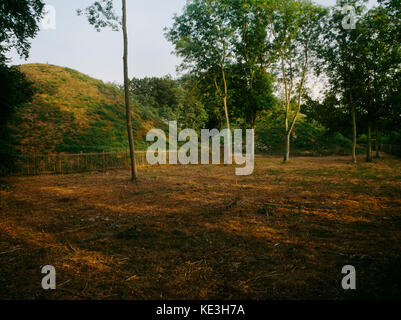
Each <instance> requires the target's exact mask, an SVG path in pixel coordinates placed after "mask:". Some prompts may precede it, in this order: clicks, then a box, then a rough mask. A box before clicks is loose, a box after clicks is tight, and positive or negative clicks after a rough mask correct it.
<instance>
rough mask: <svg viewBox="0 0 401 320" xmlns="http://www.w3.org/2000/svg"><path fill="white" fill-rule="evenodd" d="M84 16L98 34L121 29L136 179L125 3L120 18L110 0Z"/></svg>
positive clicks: (128, 128)
mask: <svg viewBox="0 0 401 320" xmlns="http://www.w3.org/2000/svg"><path fill="white" fill-rule="evenodd" d="M84 13H85V15H86V16H87V18H88V21H89V23H90V24H91V25H93V26H94V27H95V29H96V30H97V31H98V32H99V31H101V29H102V28H105V27H110V28H111V29H112V30H113V31H119V30H120V29H121V28H122V31H123V42H124V57H123V65H124V94H125V111H126V119H127V134H128V140H129V149H130V156H131V179H132V180H136V179H137V178H138V171H137V167H136V161H135V144H134V135H133V132H132V119H131V107H130V93H129V78H128V31H127V1H126V0H122V18H121V17H119V16H118V15H117V14H115V13H114V6H113V1H112V0H101V1H95V2H94V3H93V4H92V5H91V6H89V7H87V8H86V9H85V12H84ZM77 14H78V15H81V14H83V12H82V10H79V9H78V10H77Z"/></svg>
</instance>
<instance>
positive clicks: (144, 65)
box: [10, 0, 375, 83]
mask: <svg viewBox="0 0 401 320" xmlns="http://www.w3.org/2000/svg"><path fill="white" fill-rule="evenodd" d="M44 2H45V3H46V4H49V5H52V6H54V7H55V9H56V29H55V30H41V31H40V32H39V34H38V36H37V37H36V38H35V39H33V41H32V48H31V51H30V57H29V58H28V60H27V61H25V60H22V59H20V58H19V57H18V55H17V54H15V53H11V54H10V58H11V64H13V65H16V64H23V63H49V64H54V65H59V66H65V67H69V68H72V69H76V70H78V71H80V72H83V73H85V74H88V75H90V76H92V77H94V78H97V79H101V80H103V81H105V82H108V81H110V82H113V81H116V82H119V83H121V82H122V79H123V76H122V74H123V73H122V35H121V33H119V32H113V31H109V30H103V31H102V32H100V33H99V32H96V31H95V30H94V28H93V27H92V26H90V25H89V23H88V22H87V20H86V19H85V17H83V16H81V17H78V16H77V15H76V13H75V12H76V9H78V8H85V7H86V6H88V5H89V4H90V3H92V2H93V0H46V1H44ZM127 2H128V4H127V7H128V8H127V9H128V32H129V68H130V70H129V74H130V78H131V77H133V76H135V77H139V78H142V77H145V76H163V75H167V74H170V75H172V76H176V66H177V65H178V64H179V62H180V61H179V59H178V58H177V57H175V56H174V55H173V54H172V53H171V52H172V51H173V48H172V46H171V45H170V43H168V41H167V40H166V39H165V37H164V31H163V29H164V28H165V27H169V26H171V24H172V17H173V15H174V13H178V14H180V13H181V12H182V8H183V7H184V5H185V3H186V0H128V1H127ZM315 2H316V3H320V4H323V5H332V4H334V3H335V0H317V1H315ZM370 2H375V1H374V0H371V1H370ZM115 3H116V8H117V9H120V8H121V1H119V0H116V1H115Z"/></svg>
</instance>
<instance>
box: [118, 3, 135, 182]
mask: <svg viewBox="0 0 401 320" xmlns="http://www.w3.org/2000/svg"><path fill="white" fill-rule="evenodd" d="M122 4H123V8H122V9H123V21H122V22H123V36H124V58H123V60H124V91H125V112H126V118H127V133H128V140H129V151H130V156H131V180H133V181H134V180H136V179H137V178H138V171H137V168H136V161H135V144H134V134H133V132H132V119H131V107H130V97H129V78H128V32H127V0H122Z"/></svg>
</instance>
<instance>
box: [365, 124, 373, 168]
mask: <svg viewBox="0 0 401 320" xmlns="http://www.w3.org/2000/svg"><path fill="white" fill-rule="evenodd" d="M371 131H372V130H371V122H370V121H368V132H367V142H366V162H372V134H371Z"/></svg>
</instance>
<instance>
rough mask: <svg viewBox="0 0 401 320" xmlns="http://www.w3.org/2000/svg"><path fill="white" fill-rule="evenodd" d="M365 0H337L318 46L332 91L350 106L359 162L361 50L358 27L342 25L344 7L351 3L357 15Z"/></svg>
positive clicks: (322, 65) (354, 152) (354, 160)
mask: <svg viewBox="0 0 401 320" xmlns="http://www.w3.org/2000/svg"><path fill="white" fill-rule="evenodd" d="M364 2H366V1H365V0H362V1H359V0H352V1H347V2H346V1H342V0H341V1H338V2H337V5H336V6H333V7H332V8H331V10H330V14H329V15H328V17H327V19H326V21H325V23H324V25H325V28H324V37H323V39H321V40H322V41H321V46H320V47H319V57H320V58H322V64H321V65H320V68H319V70H320V71H323V72H324V74H325V76H327V77H328V80H329V85H330V90H329V91H331V93H332V94H335V95H336V96H339V98H340V101H341V103H342V104H343V105H345V106H346V107H347V108H349V110H350V112H349V113H350V115H351V118H352V120H351V123H352V128H353V134H352V136H353V138H352V161H353V162H354V163H356V162H357V157H356V146H357V110H356V102H355V95H356V92H357V83H358V78H359V75H358V74H357V70H356V69H357V64H358V60H357V58H356V53H357V51H358V50H359V48H358V43H357V42H356V40H357V38H358V36H359V35H360V34H359V31H358V30H357V29H356V28H350V29H346V28H344V26H343V22H344V18H345V17H344V13H343V7H344V6H345V5H346V4H349V5H350V6H351V7H352V8H354V10H355V15H356V16H355V18H356V17H357V15H361V14H362V13H363V11H364V10H365V6H364Z"/></svg>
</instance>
